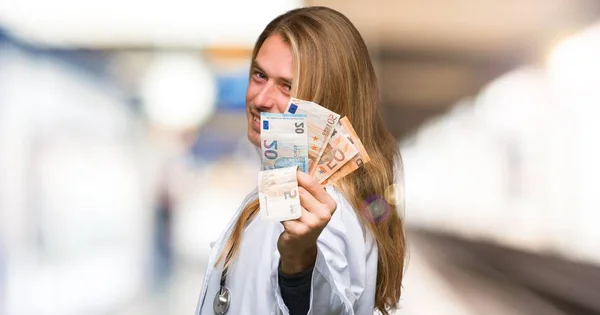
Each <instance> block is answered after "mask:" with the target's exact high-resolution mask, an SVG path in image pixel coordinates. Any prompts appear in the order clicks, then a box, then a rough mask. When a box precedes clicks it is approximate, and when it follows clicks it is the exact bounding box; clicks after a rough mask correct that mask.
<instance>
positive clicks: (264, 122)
mask: <svg viewBox="0 0 600 315" xmlns="http://www.w3.org/2000/svg"><path fill="white" fill-rule="evenodd" d="M260 126H261V130H260V147H261V160H262V165H263V170H270V169H275V168H284V167H290V166H297V167H299V168H300V170H302V171H303V172H305V173H306V172H307V171H308V149H307V148H308V142H307V141H308V140H307V132H306V129H307V128H306V127H307V124H306V115H292V114H279V113H261V114H260Z"/></svg>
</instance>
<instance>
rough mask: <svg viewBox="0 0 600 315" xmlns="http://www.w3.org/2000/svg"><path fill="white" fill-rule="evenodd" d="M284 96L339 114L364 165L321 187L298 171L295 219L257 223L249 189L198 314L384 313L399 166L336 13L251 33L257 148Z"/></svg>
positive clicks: (347, 28)
mask: <svg viewBox="0 0 600 315" xmlns="http://www.w3.org/2000/svg"><path fill="white" fill-rule="evenodd" d="M290 97H296V98H300V99H305V100H310V101H313V102H316V103H318V104H321V105H322V106H325V107H327V108H329V109H330V110H332V111H334V112H337V113H339V114H340V115H342V116H347V117H348V119H349V120H350V122H351V123H352V125H353V126H354V128H355V130H356V132H357V134H358V135H359V137H360V139H361V140H362V142H363V144H364V146H365V148H366V150H367V152H368V153H369V155H370V157H371V161H370V162H369V163H367V164H366V165H365V166H364V167H363V168H361V169H359V170H357V171H355V172H353V173H351V174H350V175H348V176H346V177H345V178H343V179H342V180H340V181H338V182H337V183H335V184H334V185H328V186H327V187H326V188H325V189H323V188H321V187H320V186H319V185H318V184H317V182H316V181H314V180H313V179H312V177H310V176H308V175H307V174H304V173H302V172H298V183H299V187H300V189H299V192H300V201H301V205H302V207H303V212H302V216H301V217H300V218H299V219H297V220H291V221H285V222H281V223H280V222H270V221H266V220H260V219H257V213H258V209H259V203H258V200H257V196H256V191H255V192H253V193H251V194H250V195H248V197H247V198H246V200H245V201H244V202H243V203H242V205H241V206H240V209H238V212H237V213H236V214H235V215H234V217H233V219H232V221H231V222H230V223H229V225H228V226H227V227H226V229H225V231H224V232H223V234H222V235H221V236H220V237H219V239H218V240H217V242H216V243H215V245H214V246H213V249H212V253H211V255H210V258H209V265H208V268H207V271H206V274H205V279H204V284H203V287H202V291H201V293H200V297H199V301H198V308H197V310H196V314H200V315H207V314H211V315H212V314H225V313H227V314H252V315H262V314H294V315H295V314H361V315H362V314H373V312H374V311H377V310H378V311H380V312H381V313H383V314H389V312H390V311H391V310H393V309H395V308H396V306H397V304H398V302H399V299H400V293H401V284H402V275H403V268H404V258H405V257H404V256H405V240H404V227H403V222H402V219H401V217H400V216H399V214H398V210H399V209H397V208H396V207H395V206H394V205H392V204H387V203H384V202H383V201H382V200H384V198H383V197H384V195H385V193H386V189H388V188H389V187H390V186H391V185H393V184H394V179H395V177H396V176H395V175H396V174H399V173H400V172H401V169H399V167H401V166H400V165H401V163H400V157H399V154H398V151H397V146H396V143H395V140H394V138H393V137H392V136H391V135H390V133H389V132H388V131H387V130H386V128H385V126H384V125H383V123H382V121H381V118H380V115H379V90H378V86H377V80H376V78H375V73H374V71H373V67H372V64H371V61H370V58H369V54H368V51H367V47H366V45H365V43H364V41H363V39H362V38H361V36H360V34H359V33H358V31H357V30H356V28H355V27H354V26H353V25H352V23H351V22H350V21H349V20H348V19H347V18H346V17H345V16H343V15H342V14H340V13H339V12H337V11H335V10H332V9H329V8H325V7H307V8H301V9H296V10H292V11H289V12H287V13H285V14H283V15H281V16H279V17H277V18H276V19H274V20H273V21H272V22H271V23H270V24H269V25H267V27H266V28H265V30H264V31H263V32H262V34H261V35H260V36H259V38H258V40H257V42H256V45H255V47H254V51H253V54H252V65H251V69H250V78H249V86H248V90H247V93H246V113H247V118H248V139H249V140H250V142H251V143H253V144H254V145H255V146H258V147H260V128H259V122H260V113H261V112H275V113H281V112H283V111H284V110H285V108H286V106H287V104H288V101H289V99H290ZM374 205H375V206H374ZM382 206H383V208H382ZM374 207H375V208H377V209H374ZM381 209H384V210H386V211H383V213H382V211H381ZM215 210H216V211H218V209H215Z"/></svg>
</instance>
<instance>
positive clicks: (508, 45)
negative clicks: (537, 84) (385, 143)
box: [306, 0, 600, 137]
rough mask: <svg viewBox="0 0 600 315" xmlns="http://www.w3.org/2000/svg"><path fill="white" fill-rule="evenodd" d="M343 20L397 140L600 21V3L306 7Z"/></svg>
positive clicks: (474, 1) (397, 2)
mask: <svg viewBox="0 0 600 315" xmlns="http://www.w3.org/2000/svg"><path fill="white" fill-rule="evenodd" d="M306 2H307V3H308V4H309V5H325V6H329V7H332V8H335V9H337V10H339V11H341V12H342V13H344V14H345V15H346V16H348V17H349V18H350V19H351V20H352V21H353V22H354V23H355V25H356V26H357V28H358V29H359V30H360V31H361V33H362V34H363V36H364V38H365V40H366V41H367V43H368V44H369V46H370V47H371V53H372V58H373V60H374V62H375V63H376V65H377V69H378V72H379V80H380V83H381V86H382V100H383V105H384V112H385V115H384V116H385V117H386V119H387V123H388V125H389V126H390V129H391V130H392V132H393V133H394V134H395V135H396V136H397V137H403V136H405V135H407V134H409V133H410V132H412V131H414V130H415V128H416V127H417V126H418V125H420V124H421V123H422V122H423V121H424V120H426V119H428V118H431V117H432V116H435V115H438V114H441V113H443V112H445V111H446V110H447V109H448V108H449V107H450V106H452V105H453V104H455V103H456V102H457V101H458V100H459V99H460V98H462V97H465V96H474V95H475V94H476V93H477V91H478V90H479V89H480V88H482V87H483V86H484V85H485V84H486V83H487V82H489V81H490V80H492V79H493V78H495V77H497V76H499V75H501V74H502V73H505V72H507V71H509V70H510V69H512V68H514V67H516V66H518V65H520V64H524V63H540V62H545V59H546V57H547V56H548V54H549V53H550V51H551V49H552V48H553V47H554V46H555V45H556V44H557V43H558V42H559V41H560V40H562V39H564V38H565V37H567V36H569V35H571V34H573V33H575V32H576V31H577V30H580V29H582V28H583V27H585V26H587V25H589V24H591V23H593V22H596V21H599V20H600V1H597V0H374V1H367V0H307V1H306Z"/></svg>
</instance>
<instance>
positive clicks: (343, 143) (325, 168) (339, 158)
mask: <svg viewBox="0 0 600 315" xmlns="http://www.w3.org/2000/svg"><path fill="white" fill-rule="evenodd" d="M357 154H358V149H357V148H356V146H354V143H353V142H352V138H351V136H350V135H349V133H348V132H347V131H346V129H345V128H344V126H343V125H342V124H340V123H338V125H337V126H336V127H335V130H334V131H333V134H332V135H331V138H330V139H329V141H328V142H327V147H326V148H325V151H324V152H323V156H322V157H321V159H320V160H319V164H318V165H317V170H316V172H315V174H314V178H315V179H316V180H317V182H319V183H322V182H323V181H325V180H326V179H327V178H328V177H330V176H331V175H332V174H334V173H335V172H336V171H337V170H339V169H340V168H341V167H342V166H344V165H345V164H346V163H347V162H348V161H350V160H351V159H352V158H354V157H355V156H356V155H357Z"/></svg>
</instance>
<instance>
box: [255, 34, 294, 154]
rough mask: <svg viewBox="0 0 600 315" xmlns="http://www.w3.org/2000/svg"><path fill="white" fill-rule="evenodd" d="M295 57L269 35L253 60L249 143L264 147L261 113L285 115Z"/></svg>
mask: <svg viewBox="0 0 600 315" xmlns="http://www.w3.org/2000/svg"><path fill="white" fill-rule="evenodd" d="M292 62H293V56H292V51H291V50H290V46H289V45H288V44H287V43H286V42H285V41H284V40H283V38H282V37H281V36H280V35H278V34H274V35H271V36H269V37H268V38H267V39H266V40H265V41H264V43H263V44H262V46H261V47H260V50H259V51H258V53H257V54H256V58H255V59H254V60H252V67H251V70H250V82H249V83H248V89H247V90H246V115H247V118H248V140H250V142H251V143H252V144H254V145H255V146H260V113H261V112H269V113H283V112H284V111H285V108H286V107H287V104H288V102H289V100H290V92H291V87H292V78H293V69H292Z"/></svg>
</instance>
